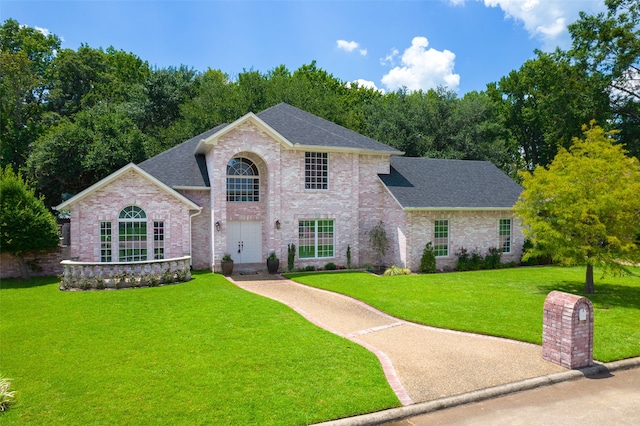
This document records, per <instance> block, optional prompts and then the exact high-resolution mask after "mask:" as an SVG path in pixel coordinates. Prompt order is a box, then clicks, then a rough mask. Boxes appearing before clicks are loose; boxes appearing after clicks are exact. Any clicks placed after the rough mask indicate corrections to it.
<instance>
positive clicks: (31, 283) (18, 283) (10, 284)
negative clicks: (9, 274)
mask: <svg viewBox="0 0 640 426" xmlns="http://www.w3.org/2000/svg"><path fill="white" fill-rule="evenodd" d="M51 284H60V278H58V277H31V278H27V279H22V278H3V279H2V280H0V290H16V289H24V288H33V287H42V286H46V285H51Z"/></svg>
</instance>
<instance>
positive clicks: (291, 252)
mask: <svg viewBox="0 0 640 426" xmlns="http://www.w3.org/2000/svg"><path fill="white" fill-rule="evenodd" d="M295 261H296V245H295V244H293V243H291V244H287V269H288V270H289V271H293V268H294V266H295V265H294V264H295Z"/></svg>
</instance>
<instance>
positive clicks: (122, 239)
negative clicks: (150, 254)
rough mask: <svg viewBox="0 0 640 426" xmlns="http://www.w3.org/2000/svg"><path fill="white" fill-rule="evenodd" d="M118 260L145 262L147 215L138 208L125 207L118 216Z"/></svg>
mask: <svg viewBox="0 0 640 426" xmlns="http://www.w3.org/2000/svg"><path fill="white" fill-rule="evenodd" d="M118 260H119V261H120V262H136V261H140V260H147V214H146V213H145V212H144V210H142V209H141V208H140V207H138V206H127V207H125V208H124V209H122V211H121V212H120V215H119V216H118Z"/></svg>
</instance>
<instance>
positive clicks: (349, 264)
mask: <svg viewBox="0 0 640 426" xmlns="http://www.w3.org/2000/svg"><path fill="white" fill-rule="evenodd" d="M639 237H640V236H639ZM347 269H351V246H350V245H347Z"/></svg>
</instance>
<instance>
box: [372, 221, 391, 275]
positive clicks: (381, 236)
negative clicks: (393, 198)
mask: <svg viewBox="0 0 640 426" xmlns="http://www.w3.org/2000/svg"><path fill="white" fill-rule="evenodd" d="M369 243H370V244H371V248H373V251H374V252H375V254H376V257H377V260H378V270H381V269H382V261H383V259H384V255H385V254H386V253H387V249H388V248H389V240H388V238H387V231H385V230H384V224H383V223H382V221H379V222H378V224H377V225H376V226H374V227H373V229H371V231H369Z"/></svg>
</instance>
